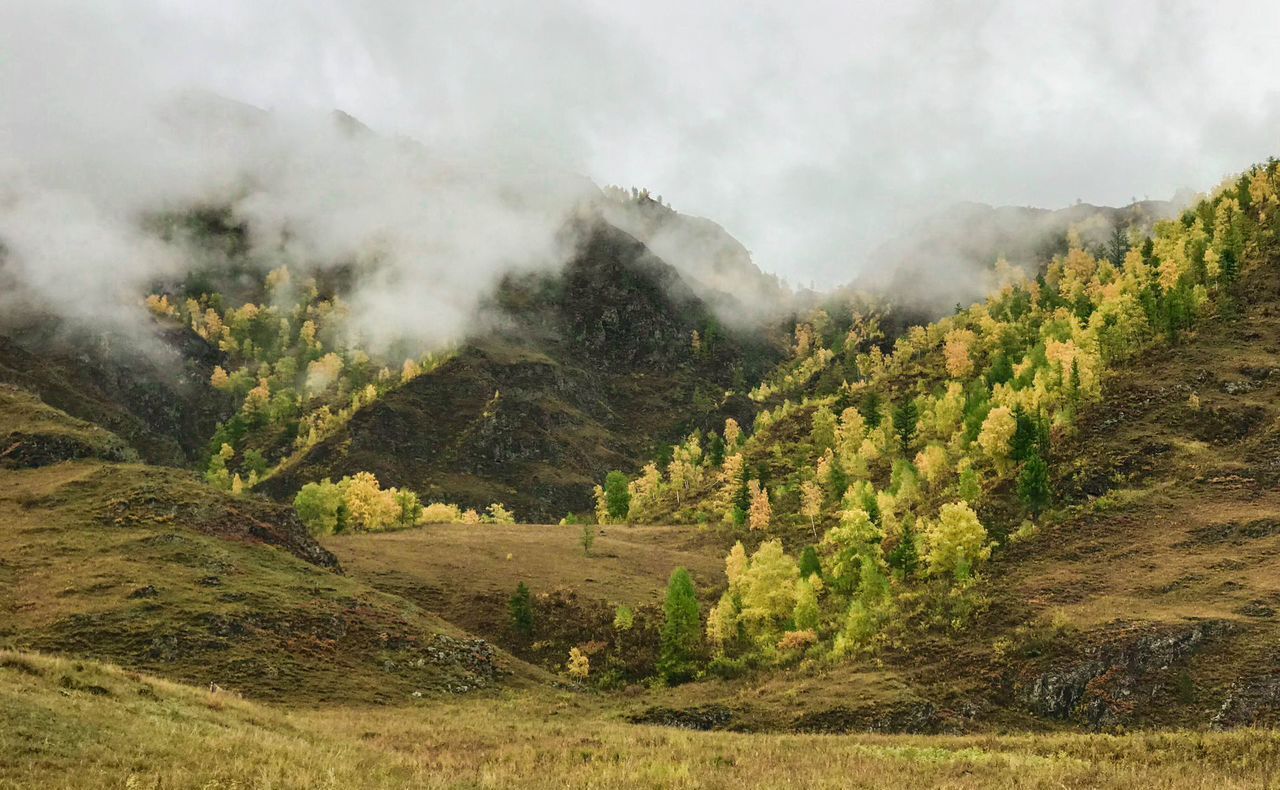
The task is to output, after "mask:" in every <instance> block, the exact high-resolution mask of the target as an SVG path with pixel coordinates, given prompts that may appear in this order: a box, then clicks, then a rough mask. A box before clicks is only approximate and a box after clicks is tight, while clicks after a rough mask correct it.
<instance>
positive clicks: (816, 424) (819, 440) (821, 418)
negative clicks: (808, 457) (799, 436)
mask: <svg viewBox="0 0 1280 790" xmlns="http://www.w3.org/2000/svg"><path fill="white" fill-rule="evenodd" d="M809 436H810V440H811V441H812V442H813V446H814V447H815V448H816V449H818V450H825V449H827V448H830V447H834V446H835V443H836V416H835V414H833V413H832V412H831V409H830V408H828V407H827V406H826V405H823V406H819V407H818V408H817V409H815V410H814V412H813V427H812V430H811V431H810V434H809Z"/></svg>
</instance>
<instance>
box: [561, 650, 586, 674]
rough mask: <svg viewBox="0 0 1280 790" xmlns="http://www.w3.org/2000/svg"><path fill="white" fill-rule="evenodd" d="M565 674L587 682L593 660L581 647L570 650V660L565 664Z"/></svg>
mask: <svg viewBox="0 0 1280 790" xmlns="http://www.w3.org/2000/svg"><path fill="white" fill-rule="evenodd" d="M564 669H565V672H567V673H568V674H569V676H570V677H574V678H577V679H578V680H586V679H587V676H588V675H590V674H591V659H590V658H588V656H587V654H586V653H584V652H583V651H582V649H581V648H579V647H571V648H569V660H568V661H567V662H565V667H564Z"/></svg>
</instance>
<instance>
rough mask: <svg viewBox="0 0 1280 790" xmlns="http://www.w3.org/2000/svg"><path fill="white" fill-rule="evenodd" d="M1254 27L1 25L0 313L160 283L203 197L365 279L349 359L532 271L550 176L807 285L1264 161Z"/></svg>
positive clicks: (994, 11)
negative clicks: (919, 238) (983, 218)
mask: <svg viewBox="0 0 1280 790" xmlns="http://www.w3.org/2000/svg"><path fill="white" fill-rule="evenodd" d="M1278 26H1280V7H1277V6H1275V4H1270V3H1253V2H1243V1H1242V2H1234V3H1231V2H1228V3H1220V2H1219V3H1212V4H1210V3H1207V2H1194V1H1193V2H1186V3H1177V4H1173V5H1170V4H1166V3H1161V2H1158V0H1137V2H1133V3H1125V4H1120V5H1119V6H1117V4H1115V3H1110V2H1103V0H1085V1H1084V2H1068V1H1067V0H1061V1H1060V2H1044V3H1035V4H1026V3H1018V2H1012V0H991V1H990V2H983V3H979V4H976V5H974V4H966V5H963V6H952V5H947V4H939V3H935V2H929V1H927V0H907V2H903V3H895V4H889V5H886V4H861V3H854V4H850V3H829V2H816V1H811V2H797V3H793V4H787V5H785V6H783V5H778V4H763V3H753V2H747V3H728V2H711V3H699V4H695V5H694V6H690V5H689V4H688V3H676V2H674V0H672V1H671V2H667V1H666V0H655V2H652V3H644V4H639V5H631V6H619V5H618V4H616V3H605V2H602V1H601V0H547V2H544V3H536V4H533V3H519V2H496V3H486V4H476V3H471V2H464V0H439V2H432V3H425V4H424V3H413V2H405V1H403V0H368V2H362V3H345V2H340V1H339V0H280V1H279V2H273V3H261V2H256V1H255V0H219V2H187V3H173V2H170V0H101V1H100V2H95V3H92V4H88V3H80V2H74V1H73V0H13V1H12V2H9V3H5V4H3V5H0V53H3V54H2V55H0V95H3V96H4V97H5V100H4V101H3V102H0V243H2V244H3V246H4V253H3V254H4V259H5V264H4V269H3V270H2V271H0V288H3V290H2V291H0V309H5V310H12V308H13V307H14V306H15V305H16V304H17V303H18V301H19V298H21V299H22V300H23V303H24V304H25V303H28V302H29V301H31V300H32V299H34V300H35V301H37V302H39V303H40V304H42V305H44V306H46V307H52V308H53V309H58V310H60V311H63V312H74V313H75V314H77V315H83V316H90V317H91V318H93V320H111V319H112V318H113V317H116V316H118V315H119V314H120V313H121V312H122V310H123V308H122V305H125V304H128V303H129V300H131V299H136V295H137V294H138V293H139V291H140V289H142V288H144V287H146V285H147V284H148V283H150V282H151V281H152V280H154V279H156V278H163V277H167V276H175V275H176V274H178V273H180V272H181V271H182V270H183V267H184V266H186V265H188V263H189V255H188V254H187V252H186V251H184V250H183V249H181V248H177V247H174V246H172V245H166V244H162V243H160V242H158V241H157V240H156V239H155V238H154V237H152V236H149V235H148V234H146V233H144V232H142V231H141V229H140V225H139V219H140V217H143V216H146V215H148V214H149V213H151V212H155V211H164V210H170V209H177V208H181V207H183V206H189V205H192V204H196V203H202V202H204V203H209V202H217V201H224V202H227V203H228V204H229V205H232V206H233V207H234V211H235V212H236V215H237V216H238V217H240V218H242V219H245V220H246V221H248V222H249V224H250V226H251V228H252V230H253V241H254V245H255V249H256V250H259V251H261V252H262V253H263V254H268V253H269V254H271V255H275V256H279V257H281V258H282V259H284V260H293V259H297V260H303V259H307V260H308V261H309V262H310V263H313V264H317V265H325V264H328V263H334V262H339V261H348V260H362V261H366V262H367V263H369V265H370V266H371V267H372V268H373V270H374V272H375V273H374V274H373V275H372V276H370V277H368V278H366V279H365V280H364V281H363V283H364V285H363V287H362V289H361V290H360V291H359V292H358V293H357V294H356V295H354V297H353V299H354V300H355V302H356V306H357V308H358V310H357V315H358V316H363V317H365V324H364V325H363V326H361V329H362V331H364V332H365V333H366V334H368V335H370V336H374V337H380V336H383V335H386V334H388V333H394V332H399V331H408V332H411V333H413V334H415V335H417V336H421V337H424V338H426V339H432V340H434V339H436V338H439V337H445V336H448V335H449V334H450V333H454V332H456V331H457V328H458V325H459V322H460V321H464V320H465V317H464V316H465V314H466V312H467V311H468V310H469V308H470V306H471V305H473V304H474V303H475V302H476V300H477V299H478V298H479V297H480V295H481V294H482V293H483V292H484V290H485V289H486V288H487V287H488V286H489V285H490V284H491V282H492V279H493V278H495V277H496V276H498V275H499V273H500V272H502V271H504V270H506V269H507V268H510V267H513V266H521V265H547V264H548V263H549V262H554V261H556V260H558V259H560V258H562V257H563V255H564V254H565V250H564V249H562V248H561V247H560V245H559V243H558V241H557V237H556V233H557V232H558V230H559V229H560V227H561V224H562V220H563V217H564V215H565V213H566V212H567V211H570V210H571V209H572V206H573V205H574V204H575V201H576V200H577V199H578V198H579V197H580V196H581V194H582V191H583V190H586V191H590V190H591V186H590V184H589V182H587V181H586V180H585V178H581V177H578V176H574V175H572V174H573V173H581V174H583V175H584V176H586V177H589V178H592V179H594V180H596V181H597V182H599V183H621V184H626V185H631V184H635V185H641V186H648V187H650V188H652V189H653V190H654V191H655V192H660V193H662V194H664V195H665V196H666V197H667V198H668V200H669V201H670V202H671V203H673V204H674V205H675V206H676V207H677V208H679V209H680V210H682V211H688V212H690V213H693V214H698V215H703V216H708V217H711V218H713V219H715V220H716V221H717V222H719V223H720V224H722V225H723V226H724V227H725V228H726V229H727V230H728V231H729V232H730V233H732V234H733V235H734V236H736V237H737V238H739V239H741V240H742V241H743V243H744V244H745V246H746V248H747V249H749V250H750V251H751V254H752V256H753V257H754V259H755V262H756V263H758V264H759V265H761V267H762V268H764V269H766V270H767V271H771V272H774V273H777V274H778V275H780V276H782V277H784V278H787V279H789V280H791V281H792V282H798V283H800V284H809V283H810V282H813V283H815V284H817V285H818V286H819V287H820V288H821V287H823V286H827V285H835V284H837V283H842V282H847V281H849V280H851V279H854V278H856V277H857V276H858V275H859V274H860V273H866V272H868V271H872V270H874V269H875V268H876V267H877V266H881V265H882V264H883V262H882V261H880V260H877V258H876V255H875V251H876V249H877V245H879V244H880V243H881V242H883V241H885V240H886V239H889V238H892V237H895V236H897V235H899V234H900V233H902V232H903V230H904V228H906V227H909V226H910V224H911V222H913V221H914V219H915V218H917V217H919V216H921V215H922V214H923V213H927V212H930V211H934V210H936V209H938V208H939V207H940V206H944V205H946V204H948V203H950V202H951V201H954V200H959V199H969V200H981V201H985V202H988V203H993V204H1001V203H1007V204H1014V205H1026V204H1036V205H1043V206H1049V207H1053V206H1061V205H1064V204H1067V203H1071V202H1074V200H1075V199H1076V198H1083V199H1084V200H1086V201H1089V202H1094V203H1111V204H1119V203H1124V202H1127V201H1128V199H1129V198H1130V197H1141V196H1144V195H1147V194H1150V195H1151V196H1152V197H1167V196H1169V195H1170V194H1171V193H1172V192H1173V191H1174V190H1175V189H1176V188H1177V187H1179V186H1183V185H1189V186H1193V187H1197V188H1203V187H1206V186H1209V185H1211V184H1212V183H1213V182H1214V181H1216V180H1217V178H1218V177H1220V176H1221V175H1223V174H1225V173H1227V172H1230V171H1232V170H1235V169H1238V168H1241V167H1244V166H1247V165H1248V164H1249V163H1251V162H1253V161H1256V160H1259V159H1262V158H1265V156H1267V155H1268V154H1269V153H1271V152H1272V150H1273V147H1274V146H1275V143H1276V134H1275V130H1276V128H1278V123H1280V94H1278V93H1277V92H1276V90H1275V88H1274V86H1273V85H1272V84H1271V83H1272V80H1273V78H1272V75H1273V74H1274V73H1276V67H1277V66H1280V62H1277V61H1278V60H1280V54H1277V53H1278V52H1280V50H1277V49H1276V48H1275V47H1273V46H1271V41H1270V38H1271V37H1272V36H1273V35H1274V33H1273V31H1274V30H1276V29H1277V27H1278ZM193 90H194V91H206V92H209V93H213V94H217V95H220V96H225V97H228V99H230V100H237V101H243V102H245V103H246V104H247V105H251V106H257V107H262V108H264V111H256V110H252V109H250V108H249V107H247V106H245V105H241V104H238V103H236V101H227V102H220V101H210V100H209V99H208V94H207V93H199V92H196V93H192V92H191V91H193ZM183 97H186V98H183ZM192 97H196V98H194V99H193V98H192ZM200 97H203V98H200ZM332 108H341V109H345V110H348V111H350V112H351V113H352V114H353V115H354V116H355V117H358V118H360V119H361V120H363V121H365V122H366V123H368V124H369V125H370V126H372V127H373V128H375V129H377V130H378V132H379V134H375V135H367V134H363V133H361V132H359V130H355V131H354V132H353V131H352V130H351V129H350V128H348V127H346V126H344V125H343V124H339V123H334V122H333V119H332V117H331V116H330V115H329V110H331V109H332ZM398 135H399V136H403V138H411V139H414V140H417V141H419V143H420V145H414V144H411V143H409V142H407V141H406V140H405V139H402V138H401V137H399V136H398ZM664 238H665V237H664ZM667 240H668V241H672V242H673V244H674V248H673V249H672V250H671V251H670V252H669V253H668V254H669V255H670V256H671V257H678V256H679V253H681V252H687V250H686V248H687V247H688V246H689V245H687V244H685V243H684V242H683V241H681V240H680V239H678V238H677V239H674V240H672V239H670V238H668V239H667Z"/></svg>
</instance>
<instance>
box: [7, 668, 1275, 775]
mask: <svg viewBox="0 0 1280 790" xmlns="http://www.w3.org/2000/svg"><path fill="white" fill-rule="evenodd" d="M0 720H3V721H4V722H5V725H6V726H5V727H4V728H3V729H0V755H3V757H0V787H32V786H40V787H65V788H81V787H84V788H89V787H92V788H99V787H128V788H139V789H141V788H169V787H204V788H232V787H259V788H272V787H289V788H309V787H324V788H341V787H402V786H414V787H511V786H516V785H518V786H521V787H546V788H561V787H588V786H590V787H628V788H633V787H640V788H643V787H654V788H658V787H661V788H669V787H688V788H702V787H707V788H739V787H780V786H796V787H841V788H847V787H875V788H898V787H901V788H917V787H927V786H936V787H957V788H968V787H974V788H976V787H982V788H1002V787H1046V788H1047V787H1054V788H1076V787H1098V786H1104V785H1105V786H1107V787H1118V788H1147V787H1166V788H1206V787H1213V788H1220V789H1223V790H1225V789H1227V788H1252V787H1264V786H1270V784H1271V783H1272V782H1273V781H1274V780H1275V778H1276V773H1277V770H1278V768H1280V736H1277V735H1276V734H1275V733H1273V732H1265V731H1252V730H1242V731H1237V732H1231V733H1214V734H1199V733H1179V734H1147V735H1126V736H1119V737H1117V736H1099V735H1063V736H1045V737H1035V738H1032V737H1024V736H1013V737H997V736H988V737H922V736H874V735H866V736H858V737H836V736H820V735H806V736H801V735H740V734H732V733H696V732H688V731H683V730H673V729H666V728H657V727H636V726H634V725H624V724H619V723H617V722H616V721H613V720H611V719H609V718H608V717H606V716H603V715H602V714H600V713H598V712H596V711H595V710H593V709H592V708H591V707H590V704H589V703H584V702H582V701H581V698H580V697H574V696H572V695H566V694H560V695H556V694H551V693H547V692H511V693H507V694H505V695H503V696H500V697H496V698H488V699H483V700H477V701H475V702H473V703H472V704H470V705H466V706H458V705H453V704H445V703H441V702H439V701H426V702H422V703H419V704H415V705H411V706H405V707H382V708H372V709H370V708H359V707H342V708H328V709H325V710H323V711H301V712H286V711H284V710H282V709H279V708H276V707H272V706H269V705H263V704H256V703H251V702H247V701H244V700H241V699H238V698H236V697H233V696H231V695H229V694H226V693H220V694H210V693H209V692H208V691H207V690H204V689H198V688H193V687H190V686H182V685H178V684H175V683H171V682H168V681H163V680H158V679H156V678H152V677H149V676H146V675H141V674H137V673H133V672H126V671H123V670H120V669H117V668H115V667H112V666H109V665H104V664H99V663H97V662H93V661H73V660H68V659H56V658H50V657H46V656H42V655H38V654H31V653H17V652H11V651H10V652H0ZM124 721H127V722H128V726H127V727H124V726H121V722H124Z"/></svg>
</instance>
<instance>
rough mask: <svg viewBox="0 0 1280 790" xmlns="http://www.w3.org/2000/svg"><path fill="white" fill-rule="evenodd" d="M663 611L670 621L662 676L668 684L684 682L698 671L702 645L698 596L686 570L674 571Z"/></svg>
mask: <svg viewBox="0 0 1280 790" xmlns="http://www.w3.org/2000/svg"><path fill="white" fill-rule="evenodd" d="M663 609H664V612H665V614H666V622H665V623H664V624H663V626H662V635H661V639H662V641H661V648H660V652H659V654H658V665H657V670H658V674H659V675H661V676H662V678H663V679H664V680H666V681H667V682H668V683H683V682H685V681H686V680H691V679H692V678H693V676H694V674H695V673H696V672H697V669H698V656H699V653H700V650H701V644H702V622H701V619H700V617H699V614H698V595H697V592H696V591H695V590H694V587H693V579H692V578H691V577H690V576H689V572H688V571H686V570H685V569H684V568H676V569H675V570H674V571H672V573H671V580H670V582H668V584H667V600H666V604H665V605H664V607H663Z"/></svg>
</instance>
